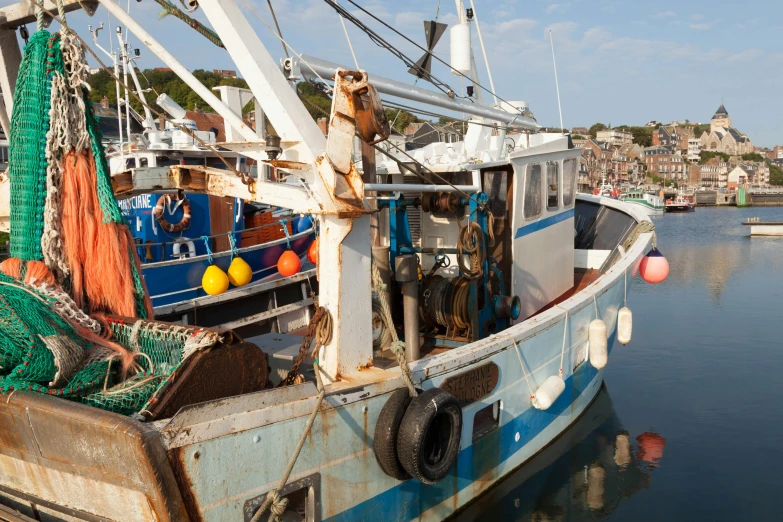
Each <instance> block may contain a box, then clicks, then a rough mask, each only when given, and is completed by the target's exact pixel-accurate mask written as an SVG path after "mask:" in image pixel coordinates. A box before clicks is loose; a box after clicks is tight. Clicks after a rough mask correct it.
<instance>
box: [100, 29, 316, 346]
mask: <svg viewBox="0 0 783 522" xmlns="http://www.w3.org/2000/svg"><path fill="white" fill-rule="evenodd" d="M102 29H103V24H102V23H101V24H100V26H99V27H96V28H95V29H93V28H92V26H90V32H91V33H92V37H93V42H95V45H96V47H98V48H99V49H100V50H101V51H103V52H104V54H106V55H107V56H108V57H109V58H110V59H111V60H112V65H113V67H114V70H115V71H120V70H122V72H123V76H124V77H125V78H126V80H125V81H126V82H127V78H128V76H130V78H131V79H132V80H133V84H132V85H121V83H120V81H119V75H118V78H117V80H116V81H115V83H116V92H117V93H122V92H123V87H125V89H124V93H125V96H124V99H122V98H120V101H121V102H122V104H121V105H118V107H117V118H116V129H115V128H113V127H110V129H111V130H112V131H115V132H112V135H111V136H110V137H107V134H105V133H104V136H103V137H104V140H103V141H104V144H105V145H106V146H107V161H108V163H109V171H110V172H111V173H112V174H115V173H120V172H124V171H126V170H128V169H133V168H140V167H146V168H150V169H155V168H161V169H166V168H167V167H169V166H172V165H192V166H205V167H212V168H226V166H227V165H228V164H229V162H230V164H233V166H234V168H235V169H236V170H237V171H238V172H245V173H248V174H249V175H251V176H253V177H256V178H257V177H258V168H259V167H258V165H257V163H256V162H255V161H254V160H252V159H248V158H246V157H245V156H243V155H242V154H239V153H238V152H236V151H231V150H225V149H223V150H221V151H220V152H218V151H217V148H219V147H218V146H217V134H218V133H219V132H221V131H219V130H218V128H216V127H213V128H211V129H209V130H199V129H198V127H197V125H196V122H195V121H193V120H192V119H188V114H187V111H185V109H183V108H182V107H181V106H180V105H179V104H178V103H177V102H175V101H174V100H173V99H171V97H169V96H168V95H167V94H165V93H162V94H159V95H158V96H157V98H156V100H155V105H156V106H157V107H159V108H160V109H162V110H163V111H164V113H165V116H166V117H165V118H160V120H163V121H164V122H165V124H164V126H163V128H161V129H159V128H158V123H159V122H156V121H155V120H154V117H153V113H152V110H151V109H150V108H149V107H148V106H147V97H146V94H145V92H144V90H143V89H142V88H141V85H140V82H139V79H138V76H137V74H136V71H135V68H134V67H133V62H134V61H136V60H138V59H139V57H140V55H141V53H140V52H139V51H138V50H137V51H136V52H135V53H134V54H135V56H131V52H130V48H129V46H128V44H127V32H126V31H123V30H122V29H121V28H119V27H118V28H117V31H116V37H117V38H118V52H116V53H115V52H108V51H106V50H105V49H104V48H103V47H101V46H100V45H99V44H98V36H99V32H100V31H101V30H102ZM111 36H114V35H111ZM128 87H131V88H130V89H129V88H128ZM216 90H217V91H218V92H219V94H220V98H221V101H222V102H224V103H225V104H226V105H227V106H228V107H229V108H230V109H231V110H232V111H233V112H234V113H235V114H238V115H241V114H242V108H243V107H244V106H246V105H248V104H254V105H255V101H254V97H253V93H252V92H251V91H250V90H248V89H243V88H239V87H234V86H227V85H223V86H219V87H217V88H216ZM131 93H133V94H135V96H137V97H138V98H139V101H140V102H141V103H142V105H143V110H144V112H143V114H139V113H137V112H136V111H134V110H133V109H132V108H131V103H130V94H131ZM118 96H119V94H118ZM123 108H124V109H125V111H124V114H123V110H122V109H123ZM259 114H260V110H259ZM108 119H109V118H106V120H108ZM263 121H264V120H263V118H262V120H261V124H263ZM180 127H184V128H185V129H186V130H181V128H180ZM123 130H124V134H123ZM222 132H224V133H225V139H226V140H228V141H232V140H233V139H234V136H238V131H237V130H235V129H233V128H232V127H231V126H225V127H224V129H223V131H222ZM256 134H257V135H258V136H260V135H261V133H260V129H259V132H257V133H256ZM260 168H261V169H262V175H266V174H267V172H266V170H265V168H266V167H264V166H261V167H260ZM121 192H122V186H115V194H117V193H120V194H121ZM120 208H121V209H122V213H123V216H124V217H125V219H127V220H128V222H129V223H131V225H132V226H131V233H132V234H133V237H134V240H135V242H136V244H137V245H138V246H137V254H138V255H139V257H140V259H141V261H142V271H143V275H144V279H145V282H146V284H147V288H148V290H149V293H150V299H151V301H152V305H153V307H154V309H155V313H156V315H157V317H158V318H159V319H162V320H172V321H177V322H181V323H184V324H194V322H195V321H196V320H198V323H199V324H200V325H202V326H220V327H232V328H237V327H240V326H246V325H251V324H252V325H253V328H254V331H259V329H266V330H271V329H275V330H276V331H283V332H285V331H287V330H288V328H289V327H293V328H296V327H298V326H300V324H299V323H300V322H301V320H306V316H307V313H306V310H304V308H305V307H306V306H307V304H309V303H311V302H312V297H311V296H310V294H311V293H314V292H315V291H317V283H315V284H313V279H314V277H315V270H314V267H313V266H312V264H311V263H309V262H308V260H307V257H306V252H307V249H308V248H309V246H310V244H311V243H312V241H313V239H314V237H315V234H314V230H313V227H312V223H313V221H312V219H311V218H309V217H306V216H299V215H294V214H292V213H291V212H290V211H289V210H286V209H280V208H278V207H270V206H268V205H260V206H259V205H253V204H249V205H246V204H245V202H244V200H242V199H240V198H230V197H215V196H210V195H208V194H193V193H189V194H186V193H184V192H183V191H176V192H169V193H161V192H160V191H156V192H152V193H149V194H141V195H137V196H134V197H132V198H125V199H122V198H121V199H120ZM286 249H291V250H292V251H293V252H295V253H296V255H297V256H298V257H299V259H300V261H301V263H302V264H303V270H302V272H301V273H298V274H296V276H295V277H293V278H288V279H286V281H285V284H281V281H280V280H281V279H283V278H282V276H281V275H280V273H279V271H278V268H277V263H278V260H279V258H280V256H281V255H282V254H283V252H284V251H285V250H286ZM234 258H238V259H241V260H242V261H244V262H245V263H247V266H248V267H249V270H250V276H249V280H248V281H247V282H246V283H245V284H242V285H239V286H237V285H234V284H232V285H231V286H230V287H229V288H228V289H227V290H226V291H225V292H220V293H219V294H218V295H210V293H209V292H207V290H205V288H204V285H203V284H202V276H203V274H204V273H205V271H206V269H207V267H208V266H209V265H210V264H214V265H215V266H218V267H219V268H221V269H222V270H223V271H226V272H227V271H228V269H229V267H230V264H231V263H232V262H233V260H234ZM270 301H273V302H275V303H276V304H277V305H278V306H281V307H282V306H288V307H292V306H293V305H295V304H296V303H299V304H300V305H301V306H300V307H299V309H298V310H296V312H298V314H299V316H300V321H299V322H297V321H294V322H290V321H289V322H286V323H285V324H280V323H279V316H278V315H275V314H274V313H266V314H262V315H261V316H259V315H258V313H261V312H264V311H267V312H268V310H267V308H268V303H269V302H270ZM197 310H198V312H197ZM292 312H294V310H290V311H289V315H290V314H291V313H292ZM248 317H252V318H253V320H249V319H248Z"/></svg>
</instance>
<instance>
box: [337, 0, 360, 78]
mask: <svg viewBox="0 0 783 522" xmlns="http://www.w3.org/2000/svg"><path fill="white" fill-rule="evenodd" d="M334 3H335V4H337V5H340V2H338V1H337V0H335V2H334ZM337 16H339V17H340V23H341V24H342V25H343V32H344V33H345V39H346V40H348V48H349V49H350V50H351V56H353V63H354V64H355V65H356V69H357V70H358V69H359V60H357V59H356V53H355V52H353V44H352V43H351V37H350V36H348V28H347V27H345V19H344V18H343V15H341V14H339V12H338V14H337Z"/></svg>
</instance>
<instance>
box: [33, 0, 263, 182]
mask: <svg viewBox="0 0 783 522" xmlns="http://www.w3.org/2000/svg"><path fill="white" fill-rule="evenodd" d="M30 2H32V3H33V4H34V5H35V6H36V7H37V8H38V9H40V10H41V12H43V13H46V14H48V15H49V16H50V17H51V18H52V19H53V20H55V21H56V22H58V23H59V24H60V25H61V26H63V27H64V28H65V29H67V30H68V31H69V32H70V33H71V34H73V35H74V36H75V37H76V39H77V40H79V43H81V45H82V46H83V47H84V48H85V49H86V50H87V51H88V52H89V53H90V54H91V55H92V57H93V58H94V59H95V61H96V62H98V65H100V67H101V69H103V70H104V71H106V72H107V73H109V75H110V76H111V77H112V78H113V79H114V81H116V82H117V83H118V84H119V85H121V86H123V87H124V88H126V89H128V92H130V94H131V95H132V96H133V97H134V98H135V99H136V101H138V102H139V103H140V104H142V105H143V106H144V107H146V108H147V109H149V110H150V111H151V112H152V114H154V115H155V116H157V117H158V118H162V117H164V116H163V114H161V113H160V112H158V111H157V110H156V109H154V108H153V107H151V106H149V105H148V104H147V103H145V102H144V100H142V99H141V98H140V97H139V95H137V94H136V91H134V90H133V89H130V88H129V87H128V85H127V84H126V83H125V82H123V81H122V80H120V79H119V77H118V76H117V75H115V74H114V71H112V70H111V69H109V68H108V67H107V66H106V64H104V63H103V62H102V61H101V59H100V57H99V56H98V55H97V53H96V52H95V51H94V50H93V49H92V47H90V46H89V45H88V44H87V42H85V41H84V39H83V38H82V37H81V36H79V35H78V34H77V33H76V31H74V30H73V29H72V28H71V27H70V26H69V25H68V24H66V23H65V20H63V19H62V18H59V17H57V16H56V15H55V14H54V13H52V11H49V10H48V9H46V8H45V7H44V6H43V4H42V2H41V1H39V0H30ZM171 124H172V125H174V126H175V127H177V129H179V130H181V131H182V132H184V133H185V134H187V135H188V136H190V137H191V138H193V139H194V140H196V141H198V142H199V144H200V145H201V146H203V147H204V148H206V149H207V150H209V151H210V152H212V153H213V154H215V156H217V158H218V159H219V160H220V161H221V162H223V164H224V165H225V166H226V167H227V168H228V170H230V171H231V172H232V173H234V174H235V175H236V176H238V177H240V178H242V180H243V182H244V183H248V182H249V181H248V176H246V175H245V174H242V173H241V172H239V171H238V170H237V169H236V168H235V167H234V165H232V164H231V163H229V162H228V160H226V158H224V157H223V155H222V154H220V152H218V150H217V149H216V148H214V147H212V146H211V145H210V144H208V143H207V142H205V141H204V140H202V139H201V138H199V137H198V135H197V134H196V133H195V132H193V131H192V130H191V129H189V128H187V127H185V126H184V125H181V124H179V123H174V122H171Z"/></svg>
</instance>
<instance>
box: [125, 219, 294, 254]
mask: <svg viewBox="0 0 783 522" xmlns="http://www.w3.org/2000/svg"><path fill="white" fill-rule="evenodd" d="M282 219H285V217H281V218H280V219H279V220H278V221H275V222H274V223H267V224H265V225H260V226H257V227H252V228H245V229H243V230H234V231H231V232H223V233H221V234H214V235H211V236H206V238H207V239H208V240H212V239H215V238H219V237H228V236H229V235H233V236H234V238H236V236H237V234H243V233H245V232H252V231H254V230H261V229H263V228H269V227H273V226H279V225H281V224H282V223H281V220H282ZM281 239H283V238H281ZM198 240H203V236H199V237H195V238H191V239H189V240H188V241H198ZM178 242H180V241H164V242H162V243H137V244H135V245H134V246H135V247H136V248H137V249H145V250H146V249H147V248H152V247H156V248H157V247H160V248H161V255H160V259H159V260H157V261H145V260H144V259H143V257H142V252H143V251H139V257H141V258H142V265H143V264H144V263H145V262H146V263H161V262H163V261H166V246H167V245H173V244H175V243H178ZM250 246H257V245H250ZM239 248H246V247H241V246H240V247H239ZM221 252H224V251H223V250H221ZM214 253H217V252H214ZM145 255H146V253H145ZM175 259H178V258H176V257H172V258H171V260H175Z"/></svg>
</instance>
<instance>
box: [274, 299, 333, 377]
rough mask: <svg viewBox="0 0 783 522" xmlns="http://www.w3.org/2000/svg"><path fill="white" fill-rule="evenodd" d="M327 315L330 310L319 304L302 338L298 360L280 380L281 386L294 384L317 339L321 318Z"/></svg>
mask: <svg viewBox="0 0 783 522" xmlns="http://www.w3.org/2000/svg"><path fill="white" fill-rule="evenodd" d="M325 315H328V312H327V311H326V309H325V308H324V307H323V306H319V307H318V308H317V309H316V310H315V314H314V315H313V318H312V319H310V324H309V325H308V326H307V333H306V334H305V336H304V338H303V339H302V344H301V346H299V355H297V356H296V361H294V365H293V366H292V367H291V371H290V372H288V375H287V376H286V378H285V379H283V380H282V381H281V382H280V386H289V385H291V384H294V382H295V380H296V376H297V375H298V374H299V367H300V366H301V365H302V363H303V362H304V360H305V358H307V352H308V351H309V348H310V345H311V344H312V343H313V339H315V336H316V331H317V329H318V323H320V322H321V319H323V317H324V316H325Z"/></svg>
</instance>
